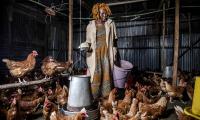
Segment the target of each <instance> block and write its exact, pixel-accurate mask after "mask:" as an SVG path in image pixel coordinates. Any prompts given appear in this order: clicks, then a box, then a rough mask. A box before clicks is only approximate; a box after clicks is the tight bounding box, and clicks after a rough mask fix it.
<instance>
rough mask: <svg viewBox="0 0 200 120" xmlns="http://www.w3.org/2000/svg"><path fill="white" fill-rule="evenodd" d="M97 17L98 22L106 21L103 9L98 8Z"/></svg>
mask: <svg viewBox="0 0 200 120" xmlns="http://www.w3.org/2000/svg"><path fill="white" fill-rule="evenodd" d="M99 16H100V20H102V21H106V17H107V15H106V10H105V9H103V8H100V10H99Z"/></svg>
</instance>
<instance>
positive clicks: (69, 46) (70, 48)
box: [68, 0, 73, 60]
mask: <svg viewBox="0 0 200 120" xmlns="http://www.w3.org/2000/svg"><path fill="white" fill-rule="evenodd" d="M72 18H73V0H69V42H68V60H72V50H73V49H72V46H73V41H72V40H73V21H72Z"/></svg>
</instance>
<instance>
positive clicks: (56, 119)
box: [50, 108, 88, 120]
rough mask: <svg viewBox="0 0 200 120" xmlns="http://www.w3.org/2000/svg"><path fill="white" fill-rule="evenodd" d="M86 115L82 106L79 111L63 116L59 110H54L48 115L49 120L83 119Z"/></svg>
mask: <svg viewBox="0 0 200 120" xmlns="http://www.w3.org/2000/svg"><path fill="white" fill-rule="evenodd" d="M86 117H88V115H87V113H86V110H85V108H83V109H82V110H81V111H80V112H78V113H76V114H74V115H71V116H65V115H63V114H62V113H61V112H60V111H54V112H52V113H51V115H50V120H85V119H86Z"/></svg>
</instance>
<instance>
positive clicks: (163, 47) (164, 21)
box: [161, 2, 166, 71]
mask: <svg viewBox="0 0 200 120" xmlns="http://www.w3.org/2000/svg"><path fill="white" fill-rule="evenodd" d="M165 19H166V17H165V2H164V3H163V24H162V26H163V27H162V35H163V37H162V44H161V46H162V49H161V51H162V52H161V70H162V71H163V70H164V68H165V67H166V50H165V31H166V25H165V24H166V20H165Z"/></svg>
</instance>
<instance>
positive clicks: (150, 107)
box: [139, 97, 167, 119]
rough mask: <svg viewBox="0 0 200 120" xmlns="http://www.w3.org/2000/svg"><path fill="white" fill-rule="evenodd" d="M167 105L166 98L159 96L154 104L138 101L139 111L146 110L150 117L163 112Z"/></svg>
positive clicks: (154, 117)
mask: <svg viewBox="0 0 200 120" xmlns="http://www.w3.org/2000/svg"><path fill="white" fill-rule="evenodd" d="M166 107H167V98H166V97H161V98H160V99H159V100H158V101H157V102H156V103H154V104H146V103H141V102H140V103H139V111H141V113H142V114H144V113H145V112H146V114H147V115H148V116H150V118H151V119H157V118H158V117H159V116H160V115H162V114H163V112H164V111H165V110H166Z"/></svg>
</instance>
